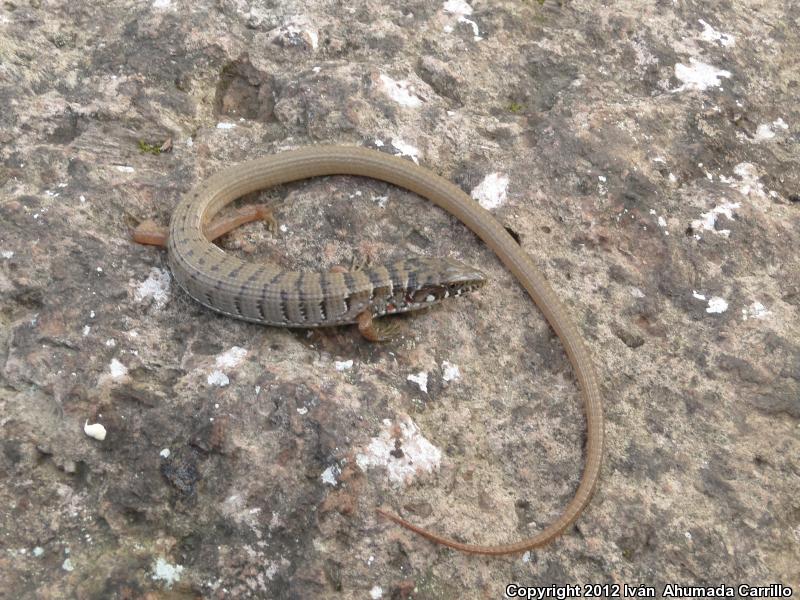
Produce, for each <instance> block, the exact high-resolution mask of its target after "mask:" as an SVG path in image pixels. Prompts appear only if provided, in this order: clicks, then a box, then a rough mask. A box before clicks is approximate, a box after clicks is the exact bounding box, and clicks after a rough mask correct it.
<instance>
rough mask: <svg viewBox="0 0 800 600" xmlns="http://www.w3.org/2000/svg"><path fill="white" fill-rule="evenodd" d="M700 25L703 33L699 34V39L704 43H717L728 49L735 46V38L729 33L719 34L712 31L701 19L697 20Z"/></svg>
mask: <svg viewBox="0 0 800 600" xmlns="http://www.w3.org/2000/svg"><path fill="white" fill-rule="evenodd" d="M698 22H699V23H700V25H702V26H703V31H702V32H701V33H700V39H701V40H703V41H705V42H712V43H713V42H717V43H718V44H720V45H721V46H724V47H725V48H730V47H732V46H734V45H735V44H736V37H735V36H733V35H731V34H729V33H721V32H719V31H717V30H716V29H714V28H713V27H712V26H711V25H709V24H708V23H706V22H705V21H704V20H703V19H698Z"/></svg>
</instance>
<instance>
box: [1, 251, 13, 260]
mask: <svg viewBox="0 0 800 600" xmlns="http://www.w3.org/2000/svg"><path fill="white" fill-rule="evenodd" d="M0 256H2V257H3V258H5V259H6V260H8V259H10V258H11V257H12V256H14V251H13V250H0Z"/></svg>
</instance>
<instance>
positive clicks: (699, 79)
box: [672, 58, 731, 92]
mask: <svg viewBox="0 0 800 600" xmlns="http://www.w3.org/2000/svg"><path fill="white" fill-rule="evenodd" d="M730 76H731V72H730V71H726V70H725V69H717V68H716V67H714V66H712V65H709V64H706V63H704V62H700V61H699V60H696V59H694V58H690V59H689V65H688V66H687V65H684V64H682V63H677V64H676V65H675V77H676V78H677V79H678V81H681V82H682V83H683V85H681V86H680V87H678V88H676V89H674V90H672V91H673V92H682V91H684V90H698V91H701V92H702V91H705V90H707V89H708V88H710V87H712V86H714V87H716V86H719V85H721V84H722V81H721V80H720V77H730Z"/></svg>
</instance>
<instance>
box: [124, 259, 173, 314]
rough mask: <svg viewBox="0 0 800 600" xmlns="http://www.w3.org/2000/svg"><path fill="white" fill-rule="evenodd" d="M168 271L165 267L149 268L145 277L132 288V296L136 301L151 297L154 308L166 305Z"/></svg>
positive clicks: (168, 283)
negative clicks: (148, 273) (148, 272)
mask: <svg viewBox="0 0 800 600" xmlns="http://www.w3.org/2000/svg"><path fill="white" fill-rule="evenodd" d="M170 281H171V277H170V274H169V271H167V270H165V269H157V268H155V267H154V268H152V269H150V275H148V276H147V279H145V280H144V281H142V282H141V283H139V284H138V285H137V286H136V287H135V288H134V290H133V298H134V300H136V301H137V302H142V301H144V300H146V299H152V302H153V304H154V305H155V307H156V308H158V309H162V308H164V306H166V304H167V302H168V301H169V297H170Z"/></svg>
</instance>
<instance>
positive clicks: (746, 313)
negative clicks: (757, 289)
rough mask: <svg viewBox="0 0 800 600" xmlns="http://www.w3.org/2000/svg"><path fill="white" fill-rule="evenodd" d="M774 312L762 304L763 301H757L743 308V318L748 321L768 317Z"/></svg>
mask: <svg viewBox="0 0 800 600" xmlns="http://www.w3.org/2000/svg"><path fill="white" fill-rule="evenodd" d="M771 314H772V312H770V311H769V310H767V307H766V306H764V305H763V304H761V302H758V301H755V302H753V303H752V304H751V305H750V306H748V307H747V308H743V309H742V320H743V321H747V319H766V318H767V317H768V316H769V315H771Z"/></svg>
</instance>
